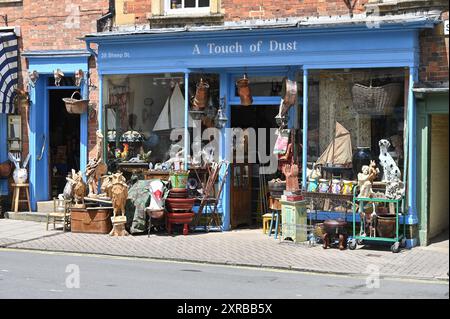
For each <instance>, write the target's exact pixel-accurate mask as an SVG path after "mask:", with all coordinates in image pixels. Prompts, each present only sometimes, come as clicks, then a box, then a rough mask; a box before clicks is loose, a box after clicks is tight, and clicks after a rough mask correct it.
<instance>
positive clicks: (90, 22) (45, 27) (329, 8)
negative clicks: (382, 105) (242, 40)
mask: <svg viewBox="0 0 450 319" xmlns="http://www.w3.org/2000/svg"><path fill="white" fill-rule="evenodd" d="M156 1H158V0H156ZM217 1H219V5H220V8H221V10H220V11H221V12H220V13H221V14H222V15H223V17H224V21H239V20H247V19H253V18H254V19H275V18H287V17H308V16H336V15H347V14H349V8H348V7H347V5H346V4H345V2H346V1H344V0H284V1H280V0H245V1H244V0H215V1H214V3H216V4H217ZM349 2H350V3H352V4H353V3H355V6H354V8H353V13H354V14H360V13H364V12H365V5H366V4H367V3H374V2H376V1H373V0H370V1H369V0H355V1H349ZM152 3H155V2H153V1H152V0H116V8H115V9H116V17H117V16H118V14H121V15H130V16H131V17H132V19H131V21H134V22H135V23H137V24H148V17H150V16H151V15H152V14H151V12H152ZM161 3H162V2H159V4H161ZM108 7H109V1H108V0H90V1H86V0H61V1H46V0H24V1H22V3H19V4H15V3H10V4H7V3H5V4H2V3H1V2H0V15H1V16H5V15H7V18H8V26H20V28H21V37H20V39H19V46H20V50H21V51H30V50H73V49H84V48H85V44H84V42H83V41H82V40H79V38H80V37H82V36H83V35H85V34H88V33H93V32H96V31H97V25H96V21H97V19H99V18H100V17H101V16H102V15H104V14H106V13H107V12H108ZM78 17H79V20H78ZM443 19H448V12H446V13H445V14H444V16H443ZM3 26H5V22H4V21H3V20H2V19H0V27H3ZM420 50H421V66H420V70H419V71H420V80H421V81H422V82H436V81H448V37H447V40H445V37H444V36H443V35H442V33H441V31H440V30H439V27H437V28H435V29H434V30H425V31H423V32H422V33H421V35H420ZM21 65H22V70H23V72H26V71H27V70H26V61H25V59H23V58H22V59H21ZM89 73H90V82H91V83H90V84H91V86H90V100H91V110H90V116H89V145H88V152H89V157H93V156H95V148H94V146H95V140H96V138H95V131H96V129H97V123H96V113H95V110H96V109H97V106H98V105H97V104H98V89H99V88H98V76H97V72H96V62H95V59H93V58H91V59H90V61H89ZM21 86H23V84H22V85H21ZM19 112H20V113H21V114H22V116H23V123H26V112H25V109H24V107H19ZM23 131H24V132H23V137H24V151H25V153H27V152H28V137H27V128H26V125H24V129H23Z"/></svg>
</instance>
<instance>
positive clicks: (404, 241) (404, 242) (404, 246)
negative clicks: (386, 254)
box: [400, 237, 406, 248]
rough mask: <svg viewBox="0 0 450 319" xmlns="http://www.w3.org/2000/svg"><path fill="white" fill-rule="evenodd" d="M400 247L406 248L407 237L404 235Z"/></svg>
mask: <svg viewBox="0 0 450 319" xmlns="http://www.w3.org/2000/svg"><path fill="white" fill-rule="evenodd" d="M400 247H401V248H406V238H405V237H403V238H402V240H401V241H400Z"/></svg>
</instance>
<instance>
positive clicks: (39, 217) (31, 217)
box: [4, 212, 47, 223]
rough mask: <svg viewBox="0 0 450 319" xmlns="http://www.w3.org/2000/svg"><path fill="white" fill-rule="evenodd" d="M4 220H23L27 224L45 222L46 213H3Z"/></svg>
mask: <svg viewBox="0 0 450 319" xmlns="http://www.w3.org/2000/svg"><path fill="white" fill-rule="evenodd" d="M4 218H6V219H14V220H25V221H29V222H42V223H45V222H47V213H46V212H45V213H43V212H17V213H14V212H5V214H4Z"/></svg>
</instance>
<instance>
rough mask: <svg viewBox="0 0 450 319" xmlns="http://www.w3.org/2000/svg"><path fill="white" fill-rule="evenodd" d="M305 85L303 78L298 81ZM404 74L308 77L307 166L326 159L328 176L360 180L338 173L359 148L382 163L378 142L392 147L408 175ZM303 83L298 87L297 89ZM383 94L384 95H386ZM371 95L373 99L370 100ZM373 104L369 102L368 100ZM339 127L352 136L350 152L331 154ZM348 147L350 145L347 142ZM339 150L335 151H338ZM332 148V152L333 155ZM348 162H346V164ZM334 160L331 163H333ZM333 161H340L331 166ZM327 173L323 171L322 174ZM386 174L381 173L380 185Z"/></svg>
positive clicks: (364, 71)
mask: <svg viewBox="0 0 450 319" xmlns="http://www.w3.org/2000/svg"><path fill="white" fill-rule="evenodd" d="M298 80H299V82H301V81H302V79H301V75H300V76H299V78H298ZM404 83H405V71H404V70H403V69H376V70H373V69H371V70H367V69H352V70H321V71H314V72H310V75H309V83H308V151H307V154H308V158H307V160H308V163H309V167H310V168H311V164H312V163H317V162H321V161H322V160H319V159H321V158H322V159H326V160H325V161H326V162H327V163H325V164H323V165H322V167H325V166H329V167H330V169H327V168H325V171H326V172H325V173H329V174H328V175H327V176H328V177H330V176H332V175H340V176H342V174H344V175H345V176H342V177H343V178H346V179H353V180H356V179H357V177H356V172H353V170H352V169H349V170H348V171H347V172H345V170H344V171H343V170H339V169H336V170H334V168H339V167H341V168H342V167H343V166H345V165H343V163H341V162H344V161H347V162H350V167H351V166H352V160H353V159H352V158H349V156H351V157H354V155H355V153H356V152H357V151H358V149H359V148H367V149H366V151H367V150H368V151H369V152H370V153H371V157H372V159H374V160H376V162H377V166H378V167H379V169H380V172H382V167H381V165H380V163H379V162H378V157H379V154H380V147H379V144H378V143H379V141H380V140H381V139H386V140H388V141H389V142H390V147H389V149H388V152H389V154H390V155H391V156H392V158H393V159H394V161H395V162H396V164H397V165H398V167H399V168H400V171H401V173H402V177H403V174H404V147H403V141H404V129H405V122H404V119H405V106H404V105H405V94H404ZM302 86H303V84H302V83H299V87H302ZM382 90H384V91H382ZM371 94H373V95H371ZM369 100H370V101H369ZM336 122H338V123H339V124H340V125H342V127H343V128H344V129H345V130H347V131H348V132H349V133H350V134H349V136H350V138H349V141H350V142H351V149H352V152H351V154H349V152H347V154H346V155H343V154H344V153H342V154H334V155H333V154H331V153H332V152H331V151H330V152H331V153H329V154H328V155H327V154H325V153H327V150H330V149H329V146H330V144H331V142H332V141H333V140H334V139H335V130H336ZM345 143H347V142H345ZM334 149H336V148H334ZM334 149H333V148H332V150H334ZM344 157H345V159H343V158H344ZM332 159H333V160H332ZM333 161H336V162H335V163H333ZM323 170H324V169H322V171H323ZM381 177H382V173H380V174H379V176H378V179H377V180H380V179H381Z"/></svg>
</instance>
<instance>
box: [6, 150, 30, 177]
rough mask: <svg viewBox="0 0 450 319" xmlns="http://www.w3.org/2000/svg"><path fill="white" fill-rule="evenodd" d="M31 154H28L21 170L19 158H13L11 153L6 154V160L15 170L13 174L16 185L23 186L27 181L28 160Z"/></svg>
mask: <svg viewBox="0 0 450 319" xmlns="http://www.w3.org/2000/svg"><path fill="white" fill-rule="evenodd" d="M30 156H31V154H28V155H27V157H26V158H25V161H24V162H23V165H22V168H21V167H20V158H19V156H14V155H13V154H12V153H8V158H9V160H10V161H11V162H13V163H14V165H15V167H16V169H15V170H14V172H13V179H14V183H16V184H25V183H26V182H27V180H28V170H27V168H26V167H27V165H28V161H29V160H30Z"/></svg>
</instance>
